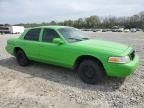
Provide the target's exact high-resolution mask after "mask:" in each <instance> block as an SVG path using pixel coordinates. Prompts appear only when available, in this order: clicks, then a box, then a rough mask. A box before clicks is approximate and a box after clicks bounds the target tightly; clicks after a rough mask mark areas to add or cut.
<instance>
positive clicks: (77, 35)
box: [58, 28, 88, 42]
mask: <svg viewBox="0 0 144 108" xmlns="http://www.w3.org/2000/svg"><path fill="white" fill-rule="evenodd" d="M58 31H59V32H60V33H61V34H62V35H63V37H64V38H65V39H66V40H67V41H68V42H77V41H83V40H88V38H87V37H86V35H85V34H84V33H83V32H81V31H80V30H78V29H75V28H61V29H58Z"/></svg>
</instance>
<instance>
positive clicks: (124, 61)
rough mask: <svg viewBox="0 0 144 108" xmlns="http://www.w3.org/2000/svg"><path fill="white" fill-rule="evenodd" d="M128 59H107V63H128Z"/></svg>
mask: <svg viewBox="0 0 144 108" xmlns="http://www.w3.org/2000/svg"><path fill="white" fill-rule="evenodd" d="M129 61H130V58H129V57H128V56H124V57H109V59H108V62H110V63H128V62H129Z"/></svg>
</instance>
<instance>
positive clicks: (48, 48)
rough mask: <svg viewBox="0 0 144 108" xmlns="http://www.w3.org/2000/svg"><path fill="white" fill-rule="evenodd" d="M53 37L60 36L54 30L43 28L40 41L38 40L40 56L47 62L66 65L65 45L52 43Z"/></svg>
mask: <svg viewBox="0 0 144 108" xmlns="http://www.w3.org/2000/svg"><path fill="white" fill-rule="evenodd" d="M54 38H60V36H59V34H58V33H57V32H56V31H55V30H53V29H48V28H45V29H44V30H43V35H42V41H41V42H40V58H41V59H42V60H43V61H45V62H48V63H52V64H58V65H68V64H66V61H67V59H66V58H67V57H68V54H67V50H68V48H67V45H66V44H62V45H58V44H56V43H53V42H52V41H53V39H54Z"/></svg>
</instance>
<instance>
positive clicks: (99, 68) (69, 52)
mask: <svg viewBox="0 0 144 108" xmlns="http://www.w3.org/2000/svg"><path fill="white" fill-rule="evenodd" d="M6 50H7V52H8V53H10V54H12V55H13V56H15V57H16V59H17V62H18V64H19V65H20V66H27V65H29V64H30V61H37V62H42V63H47V64H53V65H58V66H62V67H65V68H70V69H73V70H74V71H76V72H77V73H78V74H79V76H80V78H81V79H82V81H84V82H86V83H89V84H95V83H97V82H99V81H100V80H101V79H102V78H103V77H104V76H113V77H126V76H128V75H130V74H132V73H133V72H134V71H135V70H136V68H137V66H138V64H139V57H138V56H137V54H136V53H135V50H134V49H133V48H131V47H129V46H127V45H123V44H119V43H115V42H108V41H103V40H95V39H90V38H89V37H87V35H86V34H84V33H83V32H81V31H79V30H78V29H75V28H73V27H66V26H43V27H35V28H30V29H26V30H25V32H24V33H23V34H21V35H20V37H19V38H12V39H9V40H8V41H7V46H6Z"/></svg>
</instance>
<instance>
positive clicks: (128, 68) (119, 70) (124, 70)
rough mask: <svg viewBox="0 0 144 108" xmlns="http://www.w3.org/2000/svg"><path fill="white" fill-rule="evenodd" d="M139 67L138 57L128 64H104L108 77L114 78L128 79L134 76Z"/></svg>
mask: <svg viewBox="0 0 144 108" xmlns="http://www.w3.org/2000/svg"><path fill="white" fill-rule="evenodd" d="M138 65H139V57H138V55H136V56H135V58H134V59H133V60H132V61H130V62H129V63H126V64H116V63H107V64H104V68H105V70H106V73H107V75H108V76H114V77H126V76H128V75H130V74H132V73H133V72H134V71H135V70H136V68H137V67H138Z"/></svg>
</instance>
